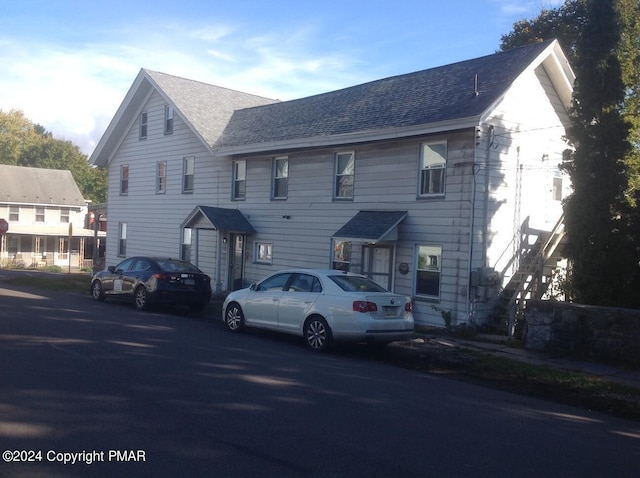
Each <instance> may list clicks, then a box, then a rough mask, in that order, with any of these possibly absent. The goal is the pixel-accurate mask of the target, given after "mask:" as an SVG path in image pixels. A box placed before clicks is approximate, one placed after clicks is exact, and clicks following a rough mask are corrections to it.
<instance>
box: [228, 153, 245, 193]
mask: <svg viewBox="0 0 640 478" xmlns="http://www.w3.org/2000/svg"><path fill="white" fill-rule="evenodd" d="M232 197H233V199H236V200H237V199H244V198H245V197H247V162H246V161H245V160H241V161H234V162H233V185H232Z"/></svg>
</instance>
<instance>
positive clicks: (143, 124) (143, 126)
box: [140, 111, 148, 139]
mask: <svg viewBox="0 0 640 478" xmlns="http://www.w3.org/2000/svg"><path fill="white" fill-rule="evenodd" d="M147 118H148V115H147V112H146V111H143V112H142V113H140V139H147Z"/></svg>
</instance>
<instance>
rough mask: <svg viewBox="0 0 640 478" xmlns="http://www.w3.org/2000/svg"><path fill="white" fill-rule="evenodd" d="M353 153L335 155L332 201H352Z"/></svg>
mask: <svg viewBox="0 0 640 478" xmlns="http://www.w3.org/2000/svg"><path fill="white" fill-rule="evenodd" d="M354 175H355V153H353V152H350V153H336V156H335V184H334V187H333V197H334V199H353V179H354Z"/></svg>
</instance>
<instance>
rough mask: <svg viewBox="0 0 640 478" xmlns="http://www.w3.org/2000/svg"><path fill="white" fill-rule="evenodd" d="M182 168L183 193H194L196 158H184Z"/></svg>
mask: <svg viewBox="0 0 640 478" xmlns="http://www.w3.org/2000/svg"><path fill="white" fill-rule="evenodd" d="M182 168H183V180H182V192H183V193H192V192H193V184H194V181H195V172H196V158H194V157H190V158H184V159H183V160H182Z"/></svg>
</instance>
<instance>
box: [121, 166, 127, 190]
mask: <svg viewBox="0 0 640 478" xmlns="http://www.w3.org/2000/svg"><path fill="white" fill-rule="evenodd" d="M128 193H129V165H128V164H123V165H122V166H120V194H128Z"/></svg>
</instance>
